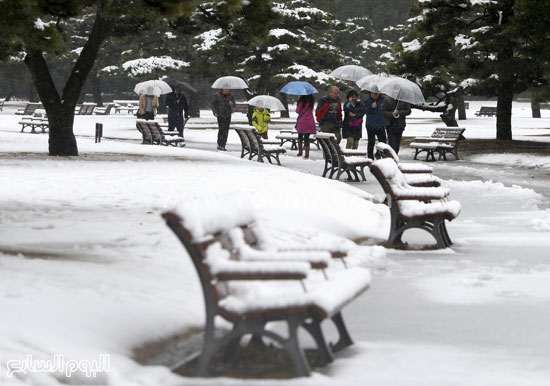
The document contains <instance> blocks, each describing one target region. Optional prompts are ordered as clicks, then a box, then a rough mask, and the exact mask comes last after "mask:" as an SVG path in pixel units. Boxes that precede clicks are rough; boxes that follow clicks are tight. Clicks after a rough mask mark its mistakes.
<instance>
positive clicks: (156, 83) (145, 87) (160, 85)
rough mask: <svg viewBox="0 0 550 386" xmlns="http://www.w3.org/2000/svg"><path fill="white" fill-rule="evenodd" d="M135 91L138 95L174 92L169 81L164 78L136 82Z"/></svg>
mask: <svg viewBox="0 0 550 386" xmlns="http://www.w3.org/2000/svg"><path fill="white" fill-rule="evenodd" d="M134 92H135V93H136V94H138V95H139V94H145V95H156V96H159V95H161V94H168V93H169V92H172V87H170V86H169V85H168V83H166V82H165V81H163V80H158V79H155V80H146V81H145V82H141V83H138V84H136V87H134Z"/></svg>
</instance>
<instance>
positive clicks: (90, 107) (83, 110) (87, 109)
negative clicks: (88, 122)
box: [75, 103, 97, 115]
mask: <svg viewBox="0 0 550 386" xmlns="http://www.w3.org/2000/svg"><path fill="white" fill-rule="evenodd" d="M96 106H97V104H95V103H83V104H81V105H77V106H76V108H75V115H92V113H93V111H94V109H95V108H96Z"/></svg>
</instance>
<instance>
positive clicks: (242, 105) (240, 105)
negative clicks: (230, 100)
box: [235, 102, 248, 114]
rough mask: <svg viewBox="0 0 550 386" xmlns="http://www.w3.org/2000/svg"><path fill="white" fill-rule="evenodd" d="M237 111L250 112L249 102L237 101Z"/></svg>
mask: <svg viewBox="0 0 550 386" xmlns="http://www.w3.org/2000/svg"><path fill="white" fill-rule="evenodd" d="M235 112H236V113H244V114H247V113H248V103H246V102H236V103H235Z"/></svg>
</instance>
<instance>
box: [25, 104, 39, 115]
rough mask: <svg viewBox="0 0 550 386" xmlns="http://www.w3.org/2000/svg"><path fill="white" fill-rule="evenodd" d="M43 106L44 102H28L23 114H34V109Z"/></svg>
mask: <svg viewBox="0 0 550 386" xmlns="http://www.w3.org/2000/svg"><path fill="white" fill-rule="evenodd" d="M41 108H42V103H27V105H26V106H25V110H24V111H23V115H33V114H34V111H35V110H37V109H41Z"/></svg>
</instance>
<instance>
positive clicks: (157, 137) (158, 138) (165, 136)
mask: <svg viewBox="0 0 550 386" xmlns="http://www.w3.org/2000/svg"><path fill="white" fill-rule="evenodd" d="M145 125H146V126H147V127H148V128H149V131H150V132H151V137H152V139H151V142H152V144H153V145H161V146H179V147H184V146H185V140H184V139H183V138H182V137H175V136H177V135H178V134H179V133H178V132H167V133H165V132H164V131H163V130H162V128H161V127H160V125H159V123H158V122H156V121H145Z"/></svg>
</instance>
